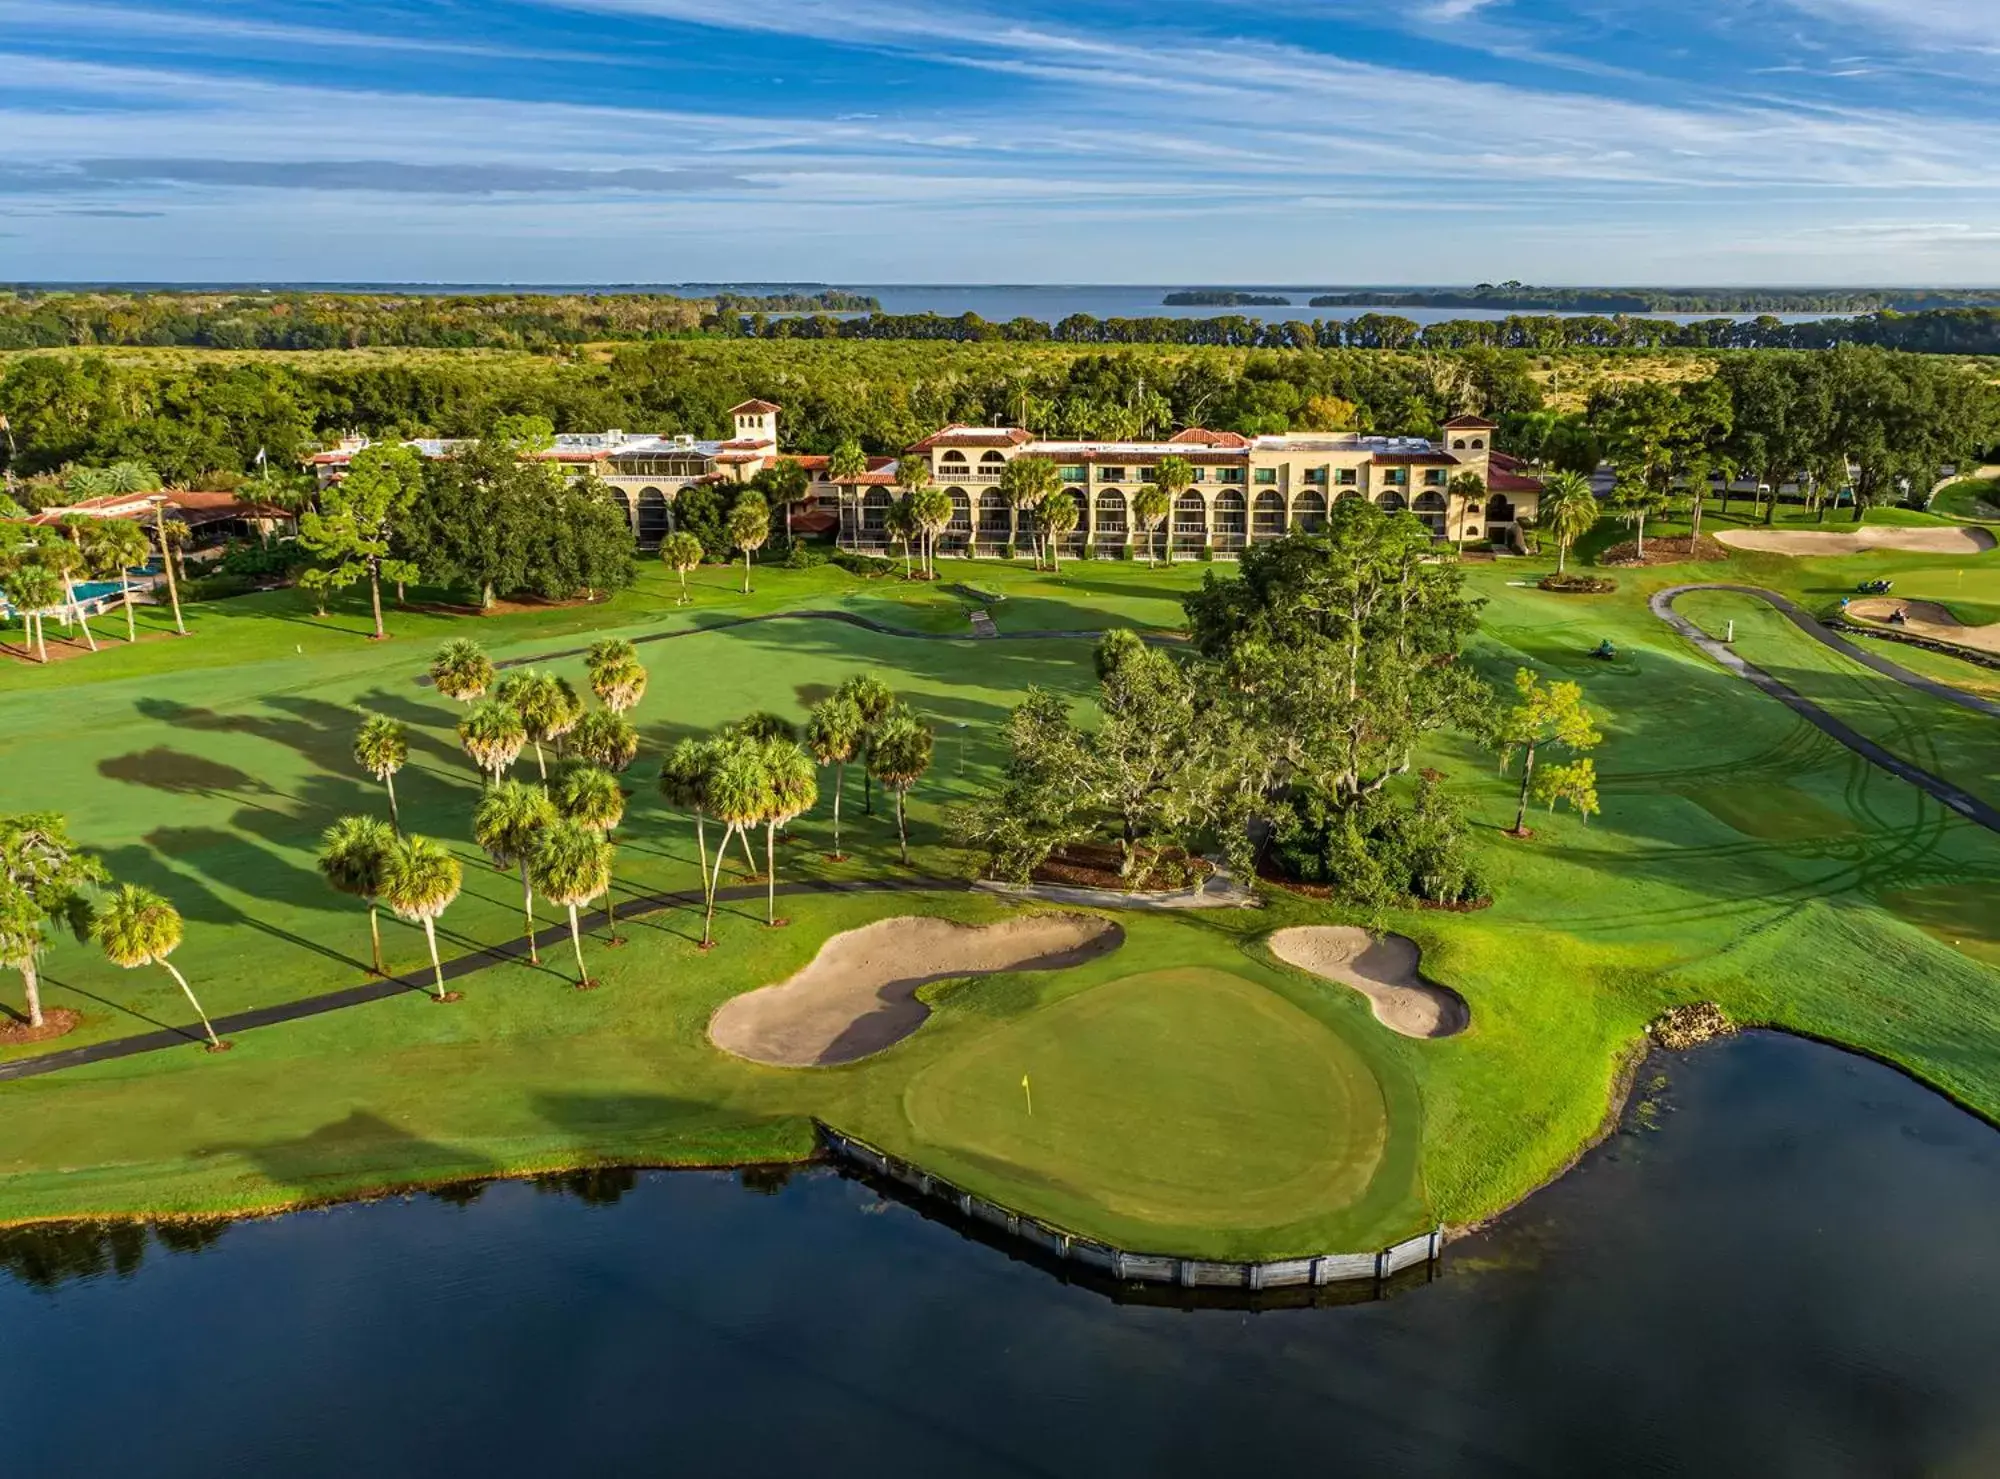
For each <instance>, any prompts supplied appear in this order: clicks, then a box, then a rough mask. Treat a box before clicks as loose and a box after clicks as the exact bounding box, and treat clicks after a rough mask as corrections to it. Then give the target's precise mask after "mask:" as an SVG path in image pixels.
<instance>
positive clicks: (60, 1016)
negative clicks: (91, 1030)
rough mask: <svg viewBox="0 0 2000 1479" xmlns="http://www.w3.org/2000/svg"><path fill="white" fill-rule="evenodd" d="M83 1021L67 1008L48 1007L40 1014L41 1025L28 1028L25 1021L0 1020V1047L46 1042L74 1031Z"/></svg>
mask: <svg viewBox="0 0 2000 1479" xmlns="http://www.w3.org/2000/svg"><path fill="white" fill-rule="evenodd" d="M82 1021H83V1015H82V1014H81V1013H80V1012H72V1011H71V1010H70V1009H69V1008H68V1007H50V1008H48V1009H47V1010H46V1011H44V1012H43V1013H42V1025H41V1026H39V1027H30V1026H29V1025H28V1024H27V1023H26V1022H25V1021H13V1020H9V1019H6V1018H0V1045H4V1046H6V1047H13V1046H15V1045H16V1044H19V1043H30V1042H47V1041H48V1040H49V1039H50V1038H54V1037H62V1036H64V1035H65V1034H67V1033H71V1032H74V1031H76V1029H77V1025H78V1024H79V1023H81V1022H82Z"/></svg>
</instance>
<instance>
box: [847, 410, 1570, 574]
mask: <svg viewBox="0 0 2000 1479" xmlns="http://www.w3.org/2000/svg"><path fill="white" fill-rule="evenodd" d="M1494 430H1495V426H1494V423H1493V422H1491V421H1488V420H1486V419H1484V418H1483V417H1479V416H1459V417H1455V418H1454V419H1453V420H1451V421H1449V422H1447V423H1445V427H1444V436H1443V438H1442V439H1441V440H1438V441H1431V440H1428V439H1426V438H1423V437H1390V436H1369V435H1363V434H1361V433H1358V432H1291V433H1286V434H1283V435H1275V436H1256V437H1246V436H1242V435H1239V434H1238V433H1236V432H1229V431H1207V430H1204V429H1202V428H1200V427H1191V428H1189V429H1188V430H1186V431H1181V432H1176V433H1175V434H1174V435H1173V436H1171V437H1169V438H1167V439H1166V440H1164V441H1155V442H1092V441H1046V440H1042V439H1040V438H1037V437H1035V436H1033V435H1032V434H1031V433H1029V432H1026V431H1023V430H1022V429H1021V428H1019V427H1011V426H948V427H946V428H944V430H942V431H939V432H936V433H934V434H932V435H931V436H928V437H926V438H924V439H923V440H922V441H920V442H918V443H917V444H916V445H915V446H913V447H911V448H910V449H909V451H908V453H907V454H906V455H907V456H911V457H921V458H923V459H925V461H926V462H927V463H928V464H929V467H930V473H931V478H932V480H933V481H934V482H935V483H936V484H937V485H938V486H940V487H942V488H944V489H945V490H946V491H947V492H949V493H950V495H951V499H952V504H953V508H954V514H953V518H952V521H951V524H950V527H949V528H948V529H947V530H946V531H945V533H944V535H943V536H942V537H941V538H940V541H939V546H938V547H939V549H940V551H942V552H945V553H967V552H969V553H974V554H999V553H1001V552H1003V550H1004V548H1005V546H1006V543H1007V535H1008V527H1009V522H1010V513H1009V509H1008V507H1007V503H1006V500H1005V498H1004V497H1003V496H1002V494H1001V491H1000V482H1001V475H1002V474H1003V473H1004V472H1005V470H1006V468H1007V465H1008V464H1009V463H1010V462H1012V461H1013V460H1014V459H1016V458H1019V457H1036V458H1042V459H1044V460H1047V461H1049V462H1053V463H1054V464H1055V466H1056V471H1057V474H1058V476H1059V478H1060V479H1061V484H1062V487H1063V490H1064V492H1065V493H1066V494H1067V496H1069V497H1071V498H1073V499H1075V501H1076V503H1077V506H1078V520H1077V526H1076V530H1075V532H1074V533H1073V534H1071V535H1069V536H1068V539H1067V543H1068V544H1069V545H1070V546H1071V547H1072V548H1074V549H1076V550H1078V551H1082V550H1084V549H1086V548H1090V549H1095V550H1099V551H1104V550H1109V549H1121V550H1122V549H1138V550H1141V551H1142V552H1143V549H1144V547H1145V544H1146V534H1145V531H1143V530H1141V529H1139V528H1138V527H1137V521H1136V520H1135V519H1134V517H1133V514H1132V503H1133V499H1134V497H1135V495H1136V494H1137V493H1138V491H1139V489H1140V488H1141V487H1143V486H1145V485H1146V484H1147V483H1149V482H1152V481H1153V480H1154V479H1155V477H1156V475H1157V469H1158V467H1159V464H1160V463H1161V462H1162V461H1163V460H1165V459H1166V458H1169V457H1174V458H1178V459H1180V460H1181V461H1183V462H1185V463H1187V464H1188V465H1189V468H1190V470H1191V472H1192V474H1193V481H1192V483H1191V484H1190V486H1189V487H1188V488H1187V489H1186V490H1185V491H1184V492H1182V493H1181V494H1180V495H1179V496H1178V497H1177V498H1176V499H1175V500H1174V504H1173V507H1172V509H1171V511H1170V512H1169V514H1168V517H1167V521H1166V524H1165V526H1164V528H1162V529H1160V530H1156V531H1155V532H1154V535H1153V546H1154V547H1155V548H1160V547H1162V546H1163V547H1164V548H1166V549H1167V550H1168V551H1169V552H1170V554H1171V555H1172V556H1173V557H1175V558H1199V557H1201V556H1202V554H1203V552H1204V551H1206V552H1208V554H1209V556H1210V557H1213V556H1215V555H1225V556H1226V555H1229V554H1233V553H1234V552H1235V551H1237V550H1240V549H1242V548H1243V547H1244V546H1245V545H1246V544H1249V543H1252V542H1254V541H1258V540H1265V539H1277V538H1279V537H1280V536H1282V535H1284V534H1287V533H1291V532H1307V533H1310V532H1312V531H1313V530H1316V529H1318V528H1319V527H1321V525H1322V524H1323V523H1324V522H1325V519H1326V515H1327V510H1328V508H1329V507H1330V506H1331V504H1332V503H1333V502H1335V501H1336V500H1338V499H1342V498H1365V499H1367V500H1369V501H1370V502H1371V503H1374V504H1375V505H1376V506H1377V507H1379V508H1383V509H1387V510H1392V511H1394V510H1407V511H1409V512H1411V513H1413V514H1415V515H1416V516H1417V517H1418V518H1419V519H1421V520H1423V522H1424V523H1425V524H1426V525H1427V526H1428V527H1429V528H1430V530H1431V533H1432V534H1433V535H1434V536H1436V537H1437V538H1439V539H1449V540H1454V541H1459V540H1473V539H1492V540H1497V541H1500V542H1502V543H1508V542H1511V541H1512V540H1513V539H1514V537H1515V534H1516V531H1517V529H1518V527H1519V525H1520V523H1521V521H1522V520H1524V519H1527V520H1532V519H1533V518H1534V516H1535V514H1536V512H1537V504H1538V498H1539V494H1540V487H1541V485H1540V484H1539V483H1538V482H1537V481H1536V480H1535V479H1533V478H1530V477H1527V476H1525V475H1523V473H1522V471H1521V468H1520V464H1518V463H1517V462H1515V461H1514V459H1512V458H1510V457H1507V456H1506V455H1505V454H1503V453H1497V452H1495V451H1494V450H1493V445H1492V440H1493V432H1494ZM1466 475H1470V476H1469V478H1468V477H1467V476H1466ZM1472 482H1476V483H1477V484H1478V489H1477V492H1476V493H1475V492H1474V491H1472V490H1471V488H1470V486H1469V485H1470V484H1471V483H1472ZM892 501H893V490H891V489H888V488H880V487H870V488H858V489H852V490H847V489H843V490H842V494H841V508H842V512H841V524H840V537H841V542H842V543H843V544H845V545H849V546H851V547H853V548H857V549H875V548H880V547H883V546H886V545H887V544H888V542H889V541H888V538H887V532H886V529H885V527H884V520H885V516H886V514H887V511H888V507H889V504H890V503H891V502H892ZM1018 524H1019V527H1020V528H1021V529H1022V530H1023V531H1025V530H1026V529H1028V528H1029V527H1030V526H1031V524H1032V518H1031V516H1029V515H1026V514H1022V515H1020V516H1019V518H1018Z"/></svg>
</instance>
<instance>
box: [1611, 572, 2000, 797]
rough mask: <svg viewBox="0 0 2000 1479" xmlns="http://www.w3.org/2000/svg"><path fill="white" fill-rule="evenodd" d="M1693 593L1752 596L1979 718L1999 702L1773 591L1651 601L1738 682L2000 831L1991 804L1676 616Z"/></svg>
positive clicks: (1671, 595) (1732, 588) (1663, 595)
mask: <svg viewBox="0 0 2000 1479" xmlns="http://www.w3.org/2000/svg"><path fill="white" fill-rule="evenodd" d="M1690 591H1729V592H1731V593H1733V594H1736V595H1742V596H1751V597H1754V598H1756V599H1758V600H1761V601H1766V602H1769V603H1770V604H1771V605H1772V606H1773V607H1775V608H1776V609H1777V610H1778V611H1779V612H1780V613H1782V614H1783V615H1784V616H1785V617H1786V618H1787V619H1788V620H1789V621H1791V622H1792V624H1793V625H1795V626H1797V627H1798V628H1799V630H1801V631H1803V632H1805V633H1806V634H1807V635H1809V636H1811V637H1814V638H1816V639H1817V640H1818V641H1820V642H1822V643H1824V644H1825V645H1826V646H1828V647H1830V648H1832V649H1833V650H1834V651H1836V652H1839V653H1841V654H1842V655H1843V656H1846V657H1851V658H1853V659H1854V660H1855V661H1856V662H1859V663H1861V664H1863V665H1864V666H1866V667H1868V668H1871V669H1873V670H1874V671H1876V672H1878V673H1881V674H1882V675H1883V676H1884V677H1888V678H1893V679H1895V680H1896V681H1897V682H1898V683H1903V684H1906V685H1908V686H1909V687H1911V688H1915V689H1917V690H1919V691H1920V692H1922V693H1925V694H1928V695H1930V696H1931V697H1933V698H1940V699H1943V700H1944V701H1945V702H1947V703H1952V704H1956V705H1957V706H1959V707H1960V708H1968V709H1975V710H1977V711H1979V712H1981V713H1985V714H1992V715H1995V716H1996V717H2000V703H1994V702H1993V701H1992V700H1990V699H1983V698H1979V697H1977V696H1976V695H1974V694H1970V693H1963V692H1960V691H1959V690H1958V689H1956V688H1952V687H1950V686H1949V685H1948V684H1944V683H1939V682H1936V681H1935V680H1933V679H1930V678H1925V677H1922V676H1920V675H1919V674H1916V673H1913V672H1911V671H1909V670H1908V669H1907V668H1902V667H1898V666H1897V665H1896V664H1895V663H1893V662H1890V661H1889V660H1888V659H1887V658H1885V657H1881V656H1879V655H1877V654H1875V653H1872V652H1864V651H1862V650H1861V649H1860V648H1858V647H1856V646H1855V645H1854V644H1853V643H1851V642H1849V641H1846V640H1845V639H1844V638H1841V637H1839V636H1836V635H1835V634H1834V633H1833V632H1830V631H1828V630H1827V629H1826V628H1825V627H1824V626H1822V625H1821V624H1820V623H1819V622H1817V621H1815V620H1813V618H1812V617H1810V616H1808V615H1807V614H1806V613H1805V612H1804V611H1801V610H1800V609H1799V608H1798V606H1797V605H1795V604H1794V603H1793V602H1791V601H1789V600H1787V599H1786V598H1785V597H1783V596H1781V595H1778V594H1777V593H1776V592H1774V591H1767V590H1763V589H1761V588H1760V587H1757V586H1751V585H1726V584H1720V583H1718V584H1697V585H1678V586H1670V587H1668V588H1667V589H1665V590H1663V591H1659V592H1656V593H1655V594H1654V595H1653V597H1652V600H1651V602H1650V604H1651V606H1652V609H1653V614H1654V615H1656V616H1658V617H1659V618H1660V619H1661V620H1662V621H1665V622H1666V623H1667V624H1668V625H1669V626H1671V627H1673V629H1674V630H1675V631H1676V632H1678V633H1680V635H1681V636H1683V637H1685V638H1687V640H1688V641H1690V642H1692V643H1693V644H1694V645H1695V646H1696V647H1698V648H1700V649H1701V650H1702V651H1703V652H1705V653H1707V654H1708V656H1710V657H1712V658H1714V659H1715V661H1716V662H1718V663H1720V664H1721V665H1722V666H1723V667H1725V668H1727V669H1728V670H1729V671H1730V672H1733V673H1735V674H1737V675H1738V676H1739V677H1743V678H1747V679H1748V680H1749V681H1750V682H1751V683H1753V684H1755V685H1756V686H1757V687H1758V688H1760V689H1762V690H1763V691H1764V692H1765V693H1768V694H1769V695H1770V696H1771V697H1773V698H1775V699H1777V700H1778V702H1779V703H1781V704H1783V705H1785V707H1786V708H1788V709H1791V710H1792V711H1793V712H1794V713H1796V714H1797V715H1799V717H1800V718H1802V719H1804V720H1805V721H1806V722H1807V723H1808V724H1810V725H1812V726H1813V727H1814V728H1815V729H1818V730H1819V731H1820V732H1821V733H1823V734H1826V735H1828V736H1829V737H1831V738H1833V739H1836V740H1838V741H1839V742H1840V743H1841V744H1843V745H1845V746H1847V748H1848V749H1850V750H1852V751H1854V753H1855V754H1857V755H1859V756H1861V757H1862V758H1863V759H1864V760H1867V761H1869V762H1870V763H1871V764H1874V765H1877V766H1880V767H1881V768H1882V769H1883V770H1886V771H1888V772H1889V773H1890V774H1891V775H1894V776H1897V777H1899V778H1900V779H1902V780H1906V781H1908V782H1909V783H1910V784H1911V785H1913V786H1916V787H1917V788H1918V789H1919V790H1922V791H1925V792H1928V793H1929V794H1930V795H1932V796H1935V797H1936V798H1937V799H1938V800H1939V801H1942V802H1943V803H1944V804H1945V805H1946V806H1948V807H1950V808H1951V809H1952V810H1953V811H1955V812H1957V813H1958V814H1959V815H1960V816H1962V817H1964V818H1966V819H1967V820H1968V821H1973V822H1977V823H1978V824H1979V825H1980V826H1982V827H1985V828H1987V829H1988V830H1990V831H1993V832H2000V809H1996V808H1994V807H1992V806H1989V805H1987V804H1986V803H1985V802H1984V801H1981V800H1980V799H1979V798H1978V797H1976V796H1973V795H1972V794H1970V793H1969V792H1967V791H1964V790H1962V789H1960V788H1959V787H1957V786H1954V785H1953V784H1952V783H1951V782H1949V781H1947V780H1943V779H1940V778H1939V777H1938V776H1935V775H1932V774H1931V773H1930V772H1929V771H1928V770H1924V769H1921V768H1920V767H1918V766H1915V765H1912V764H1910V762H1909V761H1907V760H1904V759H1902V758H1901V757H1900V756H1898V755H1895V754H1892V753H1891V752H1890V751H1888V750H1886V749H1884V748H1883V747H1882V746H1880V745H1878V744H1876V743H1875V741H1873V740H1871V739H1869V738H1867V737H1866V736H1865V735H1862V734H1859V733H1857V732H1856V731H1855V730H1853V729H1851V728H1849V727H1848V726H1847V725H1846V724H1844V723H1842V722H1841V721H1840V720H1839V719H1836V718H1835V717H1834V716H1833V715H1832V714H1829V713H1828V712H1827V711H1826V710H1825V709H1822V708H1821V707H1820V706H1819V705H1818V704H1815V703H1813V702H1812V701H1811V700H1809V699H1807V698H1804V697H1802V696H1801V695H1800V694H1799V693H1797V692H1796V691H1794V690H1793V689H1792V688H1791V687H1790V686H1789V685H1787V684H1785V683H1783V682H1781V681H1779V680H1778V679H1777V678H1774V677H1773V676H1771V674H1769V673H1767V672H1765V671H1764V670H1763V669H1762V668H1760V667H1758V666H1757V665H1756V664H1754V663H1751V662H1746V661H1745V660H1744V659H1743V658H1741V657H1739V656H1738V655H1737V654H1736V653H1735V652H1734V651H1733V650H1732V649H1731V648H1730V647H1729V645H1728V644H1727V643H1724V642H1718V641H1716V640H1715V639H1714V638H1713V637H1710V636H1709V635H1708V634H1707V633H1705V632H1703V631H1702V630H1701V629H1700V628H1699V627H1697V626H1696V625H1695V624H1694V623H1693V622H1691V621H1689V620H1688V619H1687V618H1686V617H1684V616H1681V615H1680V614H1678V613H1677V612H1676V611H1675V610H1674V609H1673V603H1674V602H1675V600H1677V599H1678V598H1679V597H1681V596H1684V595H1686V594H1687V593H1689V592H1690Z"/></svg>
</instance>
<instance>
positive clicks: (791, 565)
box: [779, 539, 827, 570]
mask: <svg viewBox="0 0 2000 1479" xmlns="http://www.w3.org/2000/svg"><path fill="white" fill-rule="evenodd" d="M826 561H827V555H826V553H825V551H823V550H816V549H813V548H812V547H811V546H810V545H804V544H800V543H799V542H798V541H797V540H796V539H795V540H793V541H792V547H791V548H790V549H788V550H786V551H785V558H784V559H783V560H781V561H780V562H779V563H780V564H781V565H783V566H784V568H785V569H787V570H815V569H817V568H819V567H820V566H821V565H824V564H825V563H826Z"/></svg>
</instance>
